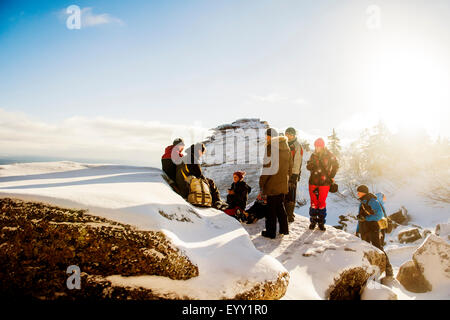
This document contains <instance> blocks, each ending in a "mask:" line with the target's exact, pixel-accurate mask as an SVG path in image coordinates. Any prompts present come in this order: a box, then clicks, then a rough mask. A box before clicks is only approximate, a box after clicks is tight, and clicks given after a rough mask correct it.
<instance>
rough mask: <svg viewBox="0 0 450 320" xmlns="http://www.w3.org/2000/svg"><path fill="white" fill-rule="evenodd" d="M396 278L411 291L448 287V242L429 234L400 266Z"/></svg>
mask: <svg viewBox="0 0 450 320" xmlns="http://www.w3.org/2000/svg"><path fill="white" fill-rule="evenodd" d="M397 280H398V281H399V282H400V283H401V284H402V285H403V286H404V287H405V288H406V289H407V290H409V291H412V292H428V291H431V290H439V289H440V288H444V289H445V290H448V289H450V244H449V243H448V242H446V241H445V240H444V239H442V238H440V237H438V236H435V235H429V236H428V237H427V238H426V240H425V241H424V242H423V243H422V245H421V246H420V247H419V248H417V250H416V251H415V252H414V254H413V257H412V260H411V261H408V262H406V263H404V264H403V265H402V266H401V267H400V270H399V273H398V275H397Z"/></svg>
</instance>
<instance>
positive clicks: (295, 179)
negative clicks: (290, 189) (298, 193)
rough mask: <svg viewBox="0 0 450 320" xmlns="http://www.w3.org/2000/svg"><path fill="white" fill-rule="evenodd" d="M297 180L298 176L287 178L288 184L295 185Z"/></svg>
mask: <svg viewBox="0 0 450 320" xmlns="http://www.w3.org/2000/svg"><path fill="white" fill-rule="evenodd" d="M298 180H299V176H298V174H291V177H290V178H289V183H290V184H296V183H297V182H298Z"/></svg>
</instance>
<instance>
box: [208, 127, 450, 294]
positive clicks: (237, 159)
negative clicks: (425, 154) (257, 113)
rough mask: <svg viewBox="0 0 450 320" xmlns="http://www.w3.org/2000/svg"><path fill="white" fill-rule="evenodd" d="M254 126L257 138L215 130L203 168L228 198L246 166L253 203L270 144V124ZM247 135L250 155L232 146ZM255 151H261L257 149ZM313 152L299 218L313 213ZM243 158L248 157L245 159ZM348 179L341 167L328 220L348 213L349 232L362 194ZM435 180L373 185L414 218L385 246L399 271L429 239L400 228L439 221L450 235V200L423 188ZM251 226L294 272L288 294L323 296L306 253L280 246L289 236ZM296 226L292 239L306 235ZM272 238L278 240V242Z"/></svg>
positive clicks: (301, 187)
mask: <svg viewBox="0 0 450 320" xmlns="http://www.w3.org/2000/svg"><path fill="white" fill-rule="evenodd" d="M252 125H253V128H254V129H255V130H256V131H257V132H259V134H260V139H257V138H255V137H254V136H252V135H250V136H249V137H247V138H246V137H245V133H246V132H244V133H243V132H242V131H240V130H237V129H236V128H234V129H228V130H226V134H227V137H226V138H225V137H224V135H223V133H222V132H220V134H216V135H215V136H213V137H212V139H210V140H209V141H207V142H206V147H207V152H208V153H207V155H206V157H205V158H204V163H205V164H206V166H205V168H204V172H205V175H206V176H207V177H210V178H212V179H214V181H215V182H216V184H217V185H218V186H219V188H220V190H221V191H222V196H223V197H226V189H227V188H228V187H229V185H230V184H231V182H232V173H233V172H234V171H236V170H245V171H246V172H247V176H246V181H247V183H248V184H249V185H250V186H251V187H252V192H251V194H250V195H249V203H251V202H252V201H253V200H254V199H255V198H256V196H257V194H258V192H259V187H258V178H259V175H260V170H261V161H262V156H263V154H264V144H265V137H264V131H263V129H265V128H266V126H265V124H263V123H259V122H258V121H254V122H253V123H252ZM245 128H246V129H247V130H248V129H249V128H252V127H250V126H249V125H246V127H245ZM299 138H300V139H302V138H305V137H304V136H302V135H300V136H299ZM246 139H247V140H248V142H249V145H250V146H253V149H251V150H250V152H249V153H248V155H247V156H246V157H244V155H245V153H243V152H238V151H239V150H236V148H235V147H234V146H233V145H234V144H235V145H237V146H239V145H241V146H242V145H243V144H245V141H246ZM229 141H233V142H235V143H233V144H231V145H230V144H229ZM225 143H226V144H225ZM211 150H219V152H217V153H216V152H214V151H211ZM222 150H226V156H225V161H223V152H222ZM255 150H257V152H256V151H255ZM310 155H311V153H310V152H306V151H305V152H304V156H303V165H302V170H301V179H300V182H299V184H298V186H297V201H300V202H302V203H304V205H302V206H297V207H296V209H295V213H296V216H297V219H296V220H298V219H299V218H301V219H304V218H306V219H308V218H309V194H308V179H309V172H308V170H306V161H307V160H308V159H309V157H310ZM243 159H245V160H247V161H243ZM347 180H348V177H347V175H346V174H345V170H344V168H342V169H341V170H340V171H338V175H337V177H336V182H337V183H338V184H339V190H340V191H339V193H337V194H329V196H328V199H327V213H328V215H327V224H329V225H338V221H339V216H341V215H344V216H347V217H348V218H349V221H346V222H345V223H346V224H347V227H346V230H345V231H347V232H348V233H350V234H351V235H354V234H355V232H356V226H357V220H356V219H355V218H353V217H356V215H357V214H358V207H359V202H358V201H357V199H354V198H352V197H351V196H349V194H350V190H348V189H347V188H348V187H352V188H353V187H355V188H356V186H353V181H347ZM434 182H435V181H434V180H433V179H432V177H430V176H428V175H427V174H426V173H422V172H415V174H414V175H412V176H409V177H408V178H406V179H403V180H402V181H390V180H388V179H386V178H383V179H379V180H378V181H374V182H373V183H372V184H370V189H371V190H372V191H373V192H374V193H377V192H383V193H384V194H385V195H386V197H387V201H386V203H385V208H386V212H387V214H392V213H394V212H396V211H398V210H399V209H400V208H401V207H402V206H404V207H406V209H407V210H408V215H409V216H410V218H411V221H410V222H409V224H410V225H408V226H399V227H398V228H396V229H395V230H394V231H393V232H392V233H391V234H387V235H386V243H387V245H386V246H385V251H386V252H387V254H388V257H389V259H390V261H391V264H392V266H393V268H394V273H395V274H396V273H397V272H398V269H399V267H400V266H401V265H402V264H403V263H404V262H405V261H408V260H410V259H411V258H412V254H413V253H414V251H415V250H416V249H417V248H418V247H419V246H420V245H421V244H422V242H423V241H424V239H419V240H417V241H415V242H414V243H409V244H400V243H399V242H398V233H400V232H402V231H405V230H407V229H410V228H412V227H414V226H419V230H420V232H421V234H422V236H423V237H424V232H425V231H426V230H428V231H429V232H431V233H434V230H435V227H436V225H437V224H441V225H442V229H443V230H442V232H441V234H440V236H441V237H442V238H444V239H446V240H449V238H448V235H449V233H450V232H449V229H450V227H449V226H450V214H449V213H450V203H448V202H443V201H434V200H432V199H430V197H429V196H427V194H426V192H424V191H426V190H428V189H430V190H432V189H431V188H430V187H431V186H432V185H433V183H434ZM246 228H247V230H249V234H250V235H251V237H252V240H253V242H254V243H255V246H256V247H257V248H258V249H260V250H261V251H263V252H266V253H270V254H271V255H273V256H274V257H276V258H277V259H278V260H280V261H281V262H282V263H283V264H284V266H285V267H286V268H287V269H288V270H289V271H290V274H291V281H290V284H289V287H288V292H287V293H286V296H285V298H286V299H287V298H293V299H297V298H308V299H316V298H322V296H321V293H320V292H321V289H320V290H318V287H316V286H315V285H316V283H317V279H315V278H316V276H317V274H314V273H313V271H312V269H311V268H308V267H306V266H305V263H306V261H301V260H302V259H301V258H299V259H297V260H296V261H292V260H291V259H290V258H289V259H288V257H290V256H289V255H288V254H287V253H286V254H284V253H282V249H281V248H284V247H283V246H281V243H285V242H286V241H290V240H288V239H283V241H282V242H280V243H278V242H277V241H280V240H278V239H277V240H271V241H272V242H270V241H269V242H267V241H263V240H260V239H259V237H258V232H260V231H261V230H262V229H263V228H264V226H263V224H259V225H258V226H255V227H254V228H255V229H254V230H253V229H252V227H250V228H249V227H246ZM295 228H296V227H295V225H290V232H291V234H290V235H289V238H290V237H301V236H302V233H301V232H298V231H297V233H295V234H296V235H295V236H293V235H292V233H293V230H295ZM329 229H330V227H328V230H329ZM328 230H327V233H328ZM294 232H295V231H294ZM307 232H308V231H307ZM273 241H275V243H274V242H273ZM330 241H333V240H329V242H330ZM271 243H272V245H271ZM313 243H314V246H311V245H309V246H308V244H307V245H306V246H305V248H306V247H307V248H308V249H306V250H309V251H308V252H307V253H313V252H316V250H319V251H320V250H321V249H319V248H320V240H314V241H313ZM278 244H280V247H278ZM327 245H328V246H329V248H331V250H326V251H324V253H325V254H329V253H330V252H333V248H334V247H333V245H331V244H330V243H328V244H327ZM339 246H340V245H339V244H335V247H337V248H338V247H339ZM335 249H336V248H335ZM337 251H338V252H339V249H337ZM291 254H292V253H291ZM292 256H295V257H298V255H295V254H292ZM321 276H322V275H321ZM297 279H298V280H297ZM313 279H314V280H313ZM327 281H328V280H327ZM327 281H325V283H327ZM297 283H301V284H302V285H298V286H297V285H296V284H297ZM322 286H323V285H322ZM319 287H320V285H319ZM392 289H393V290H394V292H395V293H396V294H397V296H398V299H448V293H447V292H444V293H439V292H431V293H427V294H415V293H411V292H408V291H406V290H405V289H404V288H403V287H402V286H401V284H399V283H398V282H396V281H395V282H394V283H393V288H392Z"/></svg>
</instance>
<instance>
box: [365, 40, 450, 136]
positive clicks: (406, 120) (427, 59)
mask: <svg viewBox="0 0 450 320" xmlns="http://www.w3.org/2000/svg"><path fill="white" fill-rule="evenodd" d="M377 60H378V61H377V63H376V64H375V67H374V68H373V69H372V75H371V76H372V78H371V82H372V84H371V88H372V94H371V96H372V104H373V105H372V107H373V108H376V110H377V111H378V112H379V113H380V115H381V116H382V117H383V119H385V121H386V123H387V124H388V125H389V126H390V127H396V128H424V129H426V130H427V131H428V132H429V133H430V134H433V133H435V132H436V131H439V129H440V128H439V119H440V117H442V115H444V114H445V113H446V111H447V110H448V109H447V108H449V107H450V98H449V88H450V81H449V75H448V73H447V72H446V70H448V67H447V68H446V65H445V63H443V61H445V60H441V59H439V56H438V55H436V54H433V52H429V51H427V50H426V49H424V48H420V47H419V48H414V49H411V48H408V50H406V49H405V48H404V47H402V48H399V47H396V46H394V47H392V46H391V47H389V48H384V49H383V50H380V52H379V53H378V55H377Z"/></svg>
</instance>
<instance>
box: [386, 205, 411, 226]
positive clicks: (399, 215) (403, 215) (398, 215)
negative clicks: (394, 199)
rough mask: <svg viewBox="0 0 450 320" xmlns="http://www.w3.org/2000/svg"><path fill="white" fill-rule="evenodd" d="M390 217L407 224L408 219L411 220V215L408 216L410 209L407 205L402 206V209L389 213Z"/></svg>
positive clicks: (399, 222)
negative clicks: (407, 208)
mask: <svg viewBox="0 0 450 320" xmlns="http://www.w3.org/2000/svg"><path fill="white" fill-rule="evenodd" d="M389 218H390V219H391V220H392V221H394V222H396V223H398V224H401V225H405V224H407V223H408V221H409V220H410V218H409V216H408V210H406V208H405V207H401V209H400V210H399V211H397V212H395V213H393V214H391V215H389Z"/></svg>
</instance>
